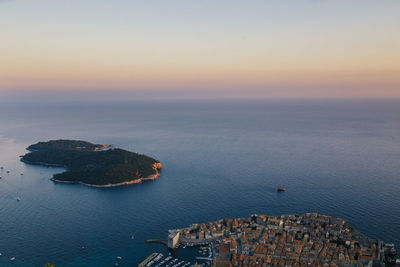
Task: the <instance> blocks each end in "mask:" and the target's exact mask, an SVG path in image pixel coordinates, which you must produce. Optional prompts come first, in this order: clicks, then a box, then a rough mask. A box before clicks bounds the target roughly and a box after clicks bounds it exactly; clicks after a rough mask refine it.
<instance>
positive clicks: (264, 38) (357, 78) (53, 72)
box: [0, 0, 400, 98]
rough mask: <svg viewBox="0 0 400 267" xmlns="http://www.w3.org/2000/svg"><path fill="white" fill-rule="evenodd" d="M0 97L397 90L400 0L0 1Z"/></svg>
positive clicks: (383, 93)
mask: <svg viewBox="0 0 400 267" xmlns="http://www.w3.org/2000/svg"><path fill="white" fill-rule="evenodd" d="M0 33H1V34H0V94H1V93H9V92H19V91H21V92H25V91H28V92H42V91H52V92H58V91H60V92H65V91H67V92H68V91H78V92H79V91H81V90H84V91H89V92H90V91H112V90H116V91H152V90H154V91H166V92H168V91H174V92H175V93H176V92H178V93H179V92H197V93H198V94H201V92H203V91H204V92H207V95H208V96H210V97H213V92H215V96H221V95H229V96H233V97H235V96H236V97H262V98H269V97H273V98H275V97H304V98H313V97H351V98H353V97H379V98H382V97H385V98H386V97H400V1H395V0H393V1H390V0H387V1H386V0H379V1H378V0H376V1H369V0H359V1H349V0H343V1H342V0H335V1H323V0H309V1H303V0H296V1H278V0H276V1H268V0H263V1H261V0H255V1H235V0H230V1H225V0H221V1H211V0H206V1H184V0H181V1H176V0H171V1H168V0H158V1H156V0H155V1H122V0H113V1H111V0H108V1H106V0H80V1H75V0H57V1H54V0H35V1H32V0H0Z"/></svg>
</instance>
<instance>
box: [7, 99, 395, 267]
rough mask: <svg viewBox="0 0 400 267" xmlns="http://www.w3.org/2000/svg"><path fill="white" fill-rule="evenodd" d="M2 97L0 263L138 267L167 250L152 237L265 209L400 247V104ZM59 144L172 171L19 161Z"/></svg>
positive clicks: (182, 253)
mask: <svg viewBox="0 0 400 267" xmlns="http://www.w3.org/2000/svg"><path fill="white" fill-rule="evenodd" d="M0 102H1V103H0V104H1V105H0V166H3V167H4V170H3V171H2V172H1V173H0V175H1V176H2V179H1V180H0V252H1V253H2V255H3V256H1V257H0V266H42V265H43V264H44V263H46V262H52V263H55V264H56V266H57V267H60V266H114V265H115V263H116V257H117V256H122V257H123V260H122V261H121V262H120V266H132V265H133V264H135V263H136V262H137V261H139V260H140V259H142V258H144V257H145V256H147V254H149V253H151V252H154V251H157V252H163V253H164V254H165V252H166V250H165V248H164V247H163V246H161V245H157V244H145V243H144V240H145V239H148V238H165V237H166V234H167V230H168V229H171V228H179V227H185V226H188V225H189V224H191V223H196V222H207V221H211V220H217V219H220V218H228V217H231V218H232V217H247V216H249V215H251V214H253V213H259V214H261V213H262V214H270V215H278V214H287V213H306V212H319V213H322V214H327V215H333V216H338V217H342V218H344V219H345V220H347V221H348V222H349V223H350V224H351V225H352V226H354V227H355V228H356V229H357V230H359V231H360V232H362V233H364V234H366V235H368V236H370V237H373V238H378V239H381V240H383V241H386V242H392V243H395V244H396V246H397V247H398V248H399V249H400V101H383V100H382V101H378V100H376V101H372V100H368V101H367V100H364V101H362V100H353V101H344V100H343V101H333V100H331V101H327V100H313V101H300V100H299V101H264V102H263V101H242V102H240V101H225V102H223V101H203V102H201V101H147V102H146V101H141V102H139V101H138V102H135V101H110V102H101V101H97V102H96V101H88V102H85V101H76V102H73V101H72V102H68V103H62V102H46V101H45V100H43V101H32V102H30V101H29V99H25V100H24V103H22V102H18V101H15V100H13V101H12V102H8V101H6V100H4V99H3V100H1V101H0ZM59 138H70V139H83V140H88V141H92V142H96V143H107V144H113V145H115V146H117V147H121V148H124V149H128V150H132V151H136V152H140V153H144V154H147V155H150V156H153V157H155V158H156V159H158V160H160V161H161V162H162V163H163V170H162V175H161V177H160V178H159V179H158V180H156V181H154V182H146V183H143V184H140V185H133V186H127V187H121V188H111V189H109V188H108V189H96V188H88V187H85V186H81V185H66V184H55V183H53V182H51V181H50V180H49V179H50V178H51V177H52V175H53V174H54V173H56V172H60V171H62V169H60V168H47V167H40V166H29V165H25V164H23V163H21V162H20V161H19V155H22V154H24V153H26V151H25V147H27V146H28V145H30V144H32V143H36V142H38V141H45V140H49V139H59ZM6 170H9V171H10V173H9V174H7V173H6ZM21 172H23V173H24V175H20V173H21ZM278 186H285V187H286V188H287V191H286V192H285V193H280V194H278V193H277V192H276V188H277V187H278ZM18 196H19V197H21V201H20V202H18V201H17V200H16V198H17V197H18ZM82 247H85V248H84V249H82ZM180 253H181V254H180V255H178V256H179V257H186V256H187V255H186V254H185V253H184V252H180ZM11 257H16V260H15V261H14V262H12V263H11V262H10V258H11Z"/></svg>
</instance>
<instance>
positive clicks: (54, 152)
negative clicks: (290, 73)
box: [21, 140, 161, 187]
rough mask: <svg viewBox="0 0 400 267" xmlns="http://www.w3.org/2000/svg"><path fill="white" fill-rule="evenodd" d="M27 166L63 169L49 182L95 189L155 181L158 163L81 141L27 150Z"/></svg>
mask: <svg viewBox="0 0 400 267" xmlns="http://www.w3.org/2000/svg"><path fill="white" fill-rule="evenodd" d="M27 150H29V151H30V152H29V153H27V154H25V155H24V156H22V157H21V161H23V162H25V163H28V164H37V165H44V166H59V167H65V168H66V169H67V170H66V171H65V172H62V173H57V174H54V176H53V178H52V180H53V181H54V182H62V183H79V184H83V185H87V186H95V187H114V186H122V185H128V184H136V183H141V182H143V181H146V180H155V179H157V178H158V177H159V176H160V174H159V170H160V169H161V162H159V161H158V160H155V159H153V158H151V157H149V156H146V155H142V154H138V153H134V152H130V151H127V150H124V149H120V148H113V147H112V146H110V145H105V144H92V143H89V142H86V141H81V140H51V141H48V142H39V143H36V144H33V145H31V146H29V147H28V148H27Z"/></svg>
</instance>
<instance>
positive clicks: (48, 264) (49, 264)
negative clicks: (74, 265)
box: [44, 263, 55, 267]
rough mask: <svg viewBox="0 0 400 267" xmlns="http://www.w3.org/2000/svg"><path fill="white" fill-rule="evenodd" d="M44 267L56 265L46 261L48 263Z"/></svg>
mask: <svg viewBox="0 0 400 267" xmlns="http://www.w3.org/2000/svg"><path fill="white" fill-rule="evenodd" d="M44 267H55V265H54V264H51V263H46V264H45V265H44Z"/></svg>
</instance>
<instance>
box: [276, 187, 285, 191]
mask: <svg viewBox="0 0 400 267" xmlns="http://www.w3.org/2000/svg"><path fill="white" fill-rule="evenodd" d="M277 191H278V192H284V191H286V188H285V187H278V189H277Z"/></svg>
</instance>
